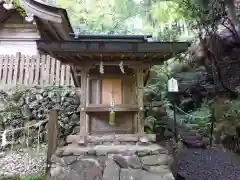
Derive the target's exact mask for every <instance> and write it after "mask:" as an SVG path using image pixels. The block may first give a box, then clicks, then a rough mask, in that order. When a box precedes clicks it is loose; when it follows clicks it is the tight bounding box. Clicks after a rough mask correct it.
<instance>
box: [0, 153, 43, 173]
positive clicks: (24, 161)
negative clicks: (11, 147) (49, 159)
mask: <svg viewBox="0 0 240 180" xmlns="http://www.w3.org/2000/svg"><path fill="white" fill-rule="evenodd" d="M45 167H46V153H45V150H43V149H41V150H40V151H39V153H38V152H36V151H35V150H32V149H28V150H27V149H23V150H21V151H19V150H18V151H12V152H0V177H8V176H18V175H20V176H25V175H41V174H43V173H44V171H45Z"/></svg>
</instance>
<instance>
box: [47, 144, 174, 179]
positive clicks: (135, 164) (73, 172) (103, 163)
mask: <svg viewBox="0 0 240 180" xmlns="http://www.w3.org/2000/svg"><path fill="white" fill-rule="evenodd" d="M106 142H107V141H106ZM106 142H103V143H102V145H91V144H89V145H88V146H82V145H78V144H76V143H75V144H70V145H68V146H65V147H63V148H59V149H58V150H57V151H56V153H55V154H54V155H53V156H52V158H51V161H52V166H51V170H50V174H49V176H48V178H47V179H48V180H79V179H87V180H160V179H161V180H174V178H173V175H172V173H171V172H170V170H169V168H168V165H169V164H170V163H171V161H172V160H171V156H170V155H168V152H167V150H166V149H164V148H163V147H161V146H158V145H156V144H151V143H148V144H146V142H145V143H143V142H139V141H138V142H135V144H134V145H133V143H126V141H125V145H123V144H118V145H115V144H111V145H103V144H106ZM129 142H133V141H129Z"/></svg>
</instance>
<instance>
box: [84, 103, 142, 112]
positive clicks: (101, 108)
mask: <svg viewBox="0 0 240 180" xmlns="http://www.w3.org/2000/svg"><path fill="white" fill-rule="evenodd" d="M110 108H111V107H110V106H108V105H106V104H90V105H88V106H87V107H86V112H87V113H91V112H109V109H110ZM137 111H138V107H137V106H136V105H131V104H121V105H120V104H116V105H115V106H114V112H137Z"/></svg>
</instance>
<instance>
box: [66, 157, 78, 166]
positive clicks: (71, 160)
mask: <svg viewBox="0 0 240 180" xmlns="http://www.w3.org/2000/svg"><path fill="white" fill-rule="evenodd" d="M76 160H77V157H76V156H65V157H63V161H64V163H65V164H66V165H71V164H72V163H74V162H75V161H76Z"/></svg>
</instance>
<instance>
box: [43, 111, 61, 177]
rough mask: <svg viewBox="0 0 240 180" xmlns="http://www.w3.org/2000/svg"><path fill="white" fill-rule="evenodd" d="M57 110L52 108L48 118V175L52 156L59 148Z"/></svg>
mask: <svg viewBox="0 0 240 180" xmlns="http://www.w3.org/2000/svg"><path fill="white" fill-rule="evenodd" d="M57 123H58V121H57V110H56V109H51V110H50V112H49V119H48V128H47V136H48V150H47V167H46V175H47V174H48V171H49V169H50V165H51V156H52V155H53V154H54V152H55V151H56V149H57Z"/></svg>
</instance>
